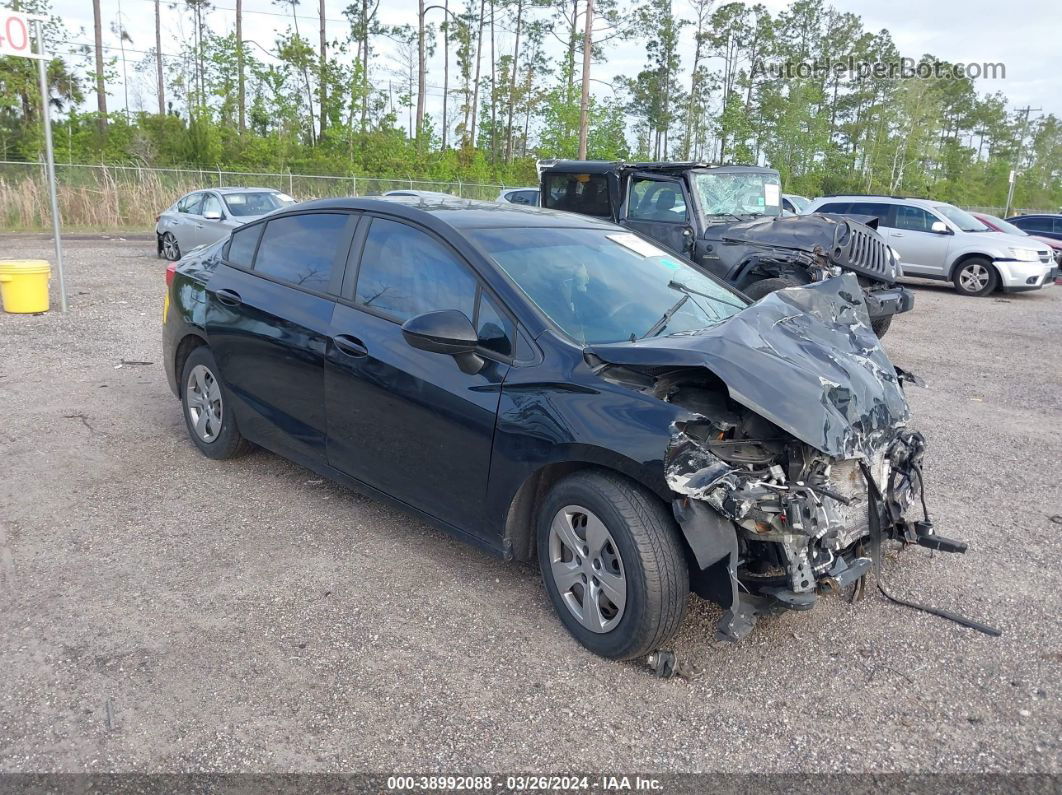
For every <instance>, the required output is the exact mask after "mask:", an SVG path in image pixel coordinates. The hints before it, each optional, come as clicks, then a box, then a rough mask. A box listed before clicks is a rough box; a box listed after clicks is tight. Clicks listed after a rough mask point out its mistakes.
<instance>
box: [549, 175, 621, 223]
mask: <svg viewBox="0 0 1062 795" xmlns="http://www.w3.org/2000/svg"><path fill="white" fill-rule="evenodd" d="M545 182H546V204H545V206H546V207H551V208H553V209H554V210H566V211H567V212H571V213H579V214H580V215H594V216H597V217H599V218H611V217H612V207H611V205H610V204H609V197H608V180H607V179H606V177H605V175H604V174H548V175H546V179H545Z"/></svg>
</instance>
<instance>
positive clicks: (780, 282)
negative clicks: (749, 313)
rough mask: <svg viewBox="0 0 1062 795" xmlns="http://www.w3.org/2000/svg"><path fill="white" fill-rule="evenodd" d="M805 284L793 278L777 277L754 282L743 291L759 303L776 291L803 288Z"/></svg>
mask: <svg viewBox="0 0 1062 795" xmlns="http://www.w3.org/2000/svg"><path fill="white" fill-rule="evenodd" d="M803 284H804V283H803V282H801V281H799V280H798V279H796V278H795V277H793V276H775V277H773V278H770V279H761V280H760V281H758V282H753V283H752V284H750V285H749V286H748V287H746V288H745V289H744V290H742V292H743V293H745V295H747V296H748V297H749V298H751V299H752V300H753V301H759V300H760V299H761V298H763V297H764V296H765V295H769V294H771V293H773V292H774V291H775V290H784V289H785V288H786V287H801V286H803Z"/></svg>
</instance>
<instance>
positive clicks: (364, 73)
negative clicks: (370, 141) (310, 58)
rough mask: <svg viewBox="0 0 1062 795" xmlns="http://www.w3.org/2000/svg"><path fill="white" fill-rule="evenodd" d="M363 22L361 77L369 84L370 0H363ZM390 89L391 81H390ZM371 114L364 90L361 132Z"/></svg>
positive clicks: (363, 131) (366, 93) (365, 83)
mask: <svg viewBox="0 0 1062 795" xmlns="http://www.w3.org/2000/svg"><path fill="white" fill-rule="evenodd" d="M361 24H362V27H363V30H362V35H363V36H364V37H365V39H364V41H363V43H362V48H361V79H362V81H363V83H364V85H366V86H367V85H368V84H369V0H361ZM388 89H390V83H388ZM368 116H369V92H368V91H367V90H364V89H363V91H362V98H361V134H362V135H364V134H365V128H366V125H367V123H368Z"/></svg>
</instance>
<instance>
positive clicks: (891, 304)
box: [863, 284, 914, 320]
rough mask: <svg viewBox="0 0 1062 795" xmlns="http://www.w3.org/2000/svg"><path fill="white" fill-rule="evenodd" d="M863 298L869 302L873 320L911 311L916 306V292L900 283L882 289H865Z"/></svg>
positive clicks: (868, 309) (868, 311) (869, 311)
mask: <svg viewBox="0 0 1062 795" xmlns="http://www.w3.org/2000/svg"><path fill="white" fill-rule="evenodd" d="M863 299H864V300H865V301H866V302H867V313H868V314H869V315H870V319H871V320H877V319H878V318H881V317H888V316H889V315H898V314H901V313H902V312H910V311H911V310H912V309H913V308H914V293H912V292H911V291H910V290H908V289H907V288H906V287H901V286H900V285H898V284H897V285H893V286H892V287H886V288H883V289H881V290H873V289H865V290H863Z"/></svg>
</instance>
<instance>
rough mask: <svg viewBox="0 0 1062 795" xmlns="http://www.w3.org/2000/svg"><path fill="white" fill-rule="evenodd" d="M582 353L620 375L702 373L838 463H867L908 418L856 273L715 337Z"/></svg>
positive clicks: (753, 310) (740, 320)
mask: <svg viewBox="0 0 1062 795" xmlns="http://www.w3.org/2000/svg"><path fill="white" fill-rule="evenodd" d="M587 352H588V353H590V354H592V355H594V356H596V357H598V358H599V359H600V360H602V361H604V362H607V363H609V364H614V365H623V366H626V367H635V368H648V369H657V368H661V369H667V368H672V367H705V368H707V369H708V370H710V371H711V372H712V373H714V374H715V375H716V376H718V377H719V378H720V379H721V380H722V381H723V383H724V384H726V387H727V390H728V391H729V394H730V397H731V399H733V400H734V401H735V402H737V403H739V404H741V405H742V406H745V407H746V408H748V409H750V410H751V411H754V412H756V413H757V414H759V415H760V416H762V417H764V418H765V419H767V420H770V421H771V422H773V423H774V424H775V425H777V426H778V427H780V428H782V429H783V430H784V431H787V432H788V433H790V434H792V435H793V436H794V437H796V438H797V439H799V440H800V441H802V442H805V443H806V444H808V445H811V446H812V447H814V448H816V449H817V450H821V451H822V452H823V453H826V454H827V455H829V456H831V457H834V458H844V459H847V458H856V457H865V458H873V453H874V451H875V450H877V449H879V448H880V447H881V446H882V445H883V444H885V443H887V442H888V441H889V440H890V439H891V438H892V437H893V436H894V435H895V431H896V429H897V428H899V427H900V426H902V425H903V424H905V423H906V422H907V419H908V416H909V411H908V406H907V399H906V398H905V397H904V394H903V389H902V386H901V384H900V380H899V378H898V377H897V372H896V369H895V367H893V365H892V362H890V361H889V358H888V356H886V354H885V351H884V349H882V347H881V345H880V344H879V342H878V338H877V336H876V335H875V334H874V332H873V330H872V329H871V328H870V321H869V318H868V316H867V311H866V305H865V304H864V303H863V299H862V292H861V291H860V287H859V283H858V281H857V280H856V277H855V276H854V275H852V274H844V275H842V276H838V277H835V278H831V279H827V280H825V281H823V282H817V283H815V284H812V285H809V286H807V287H795V288H790V289H787V290H779V291H778V292H775V293H771V294H770V295H768V296H766V297H764V298H763V299H761V300H760V301H758V302H757V303H755V304H753V305H752V306H750V307H748V308H747V309H744V310H742V311H741V312H739V313H738V314H736V315H734V316H732V317H731V318H730V319H729V320H726V321H724V322H723V323H720V324H719V325H716V326H713V327H711V328H707V329H702V330H698V331H693V332H686V333H679V334H672V335H670V336H666V337H656V338H652V339H645V340H638V341H636V342H617V343H609V344H603V345H593V346H590V347H589V348H588V349H587Z"/></svg>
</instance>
